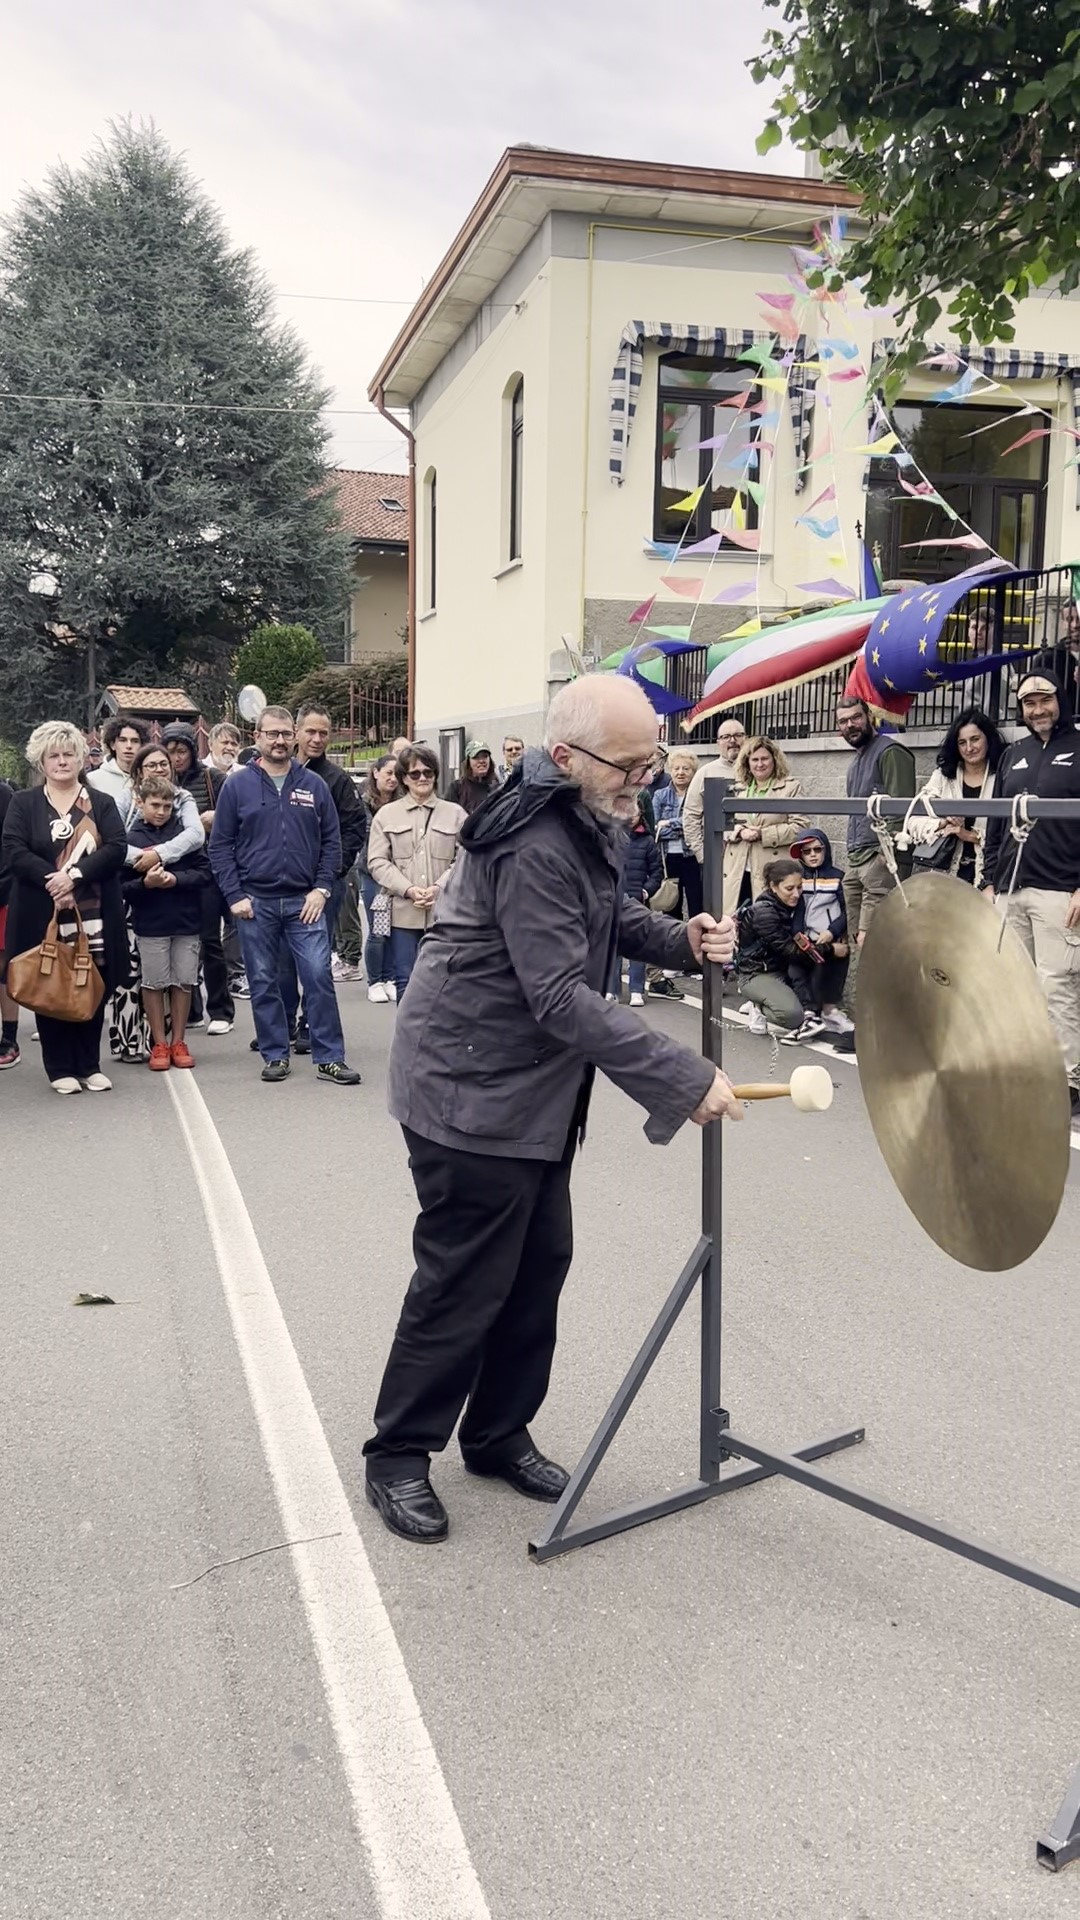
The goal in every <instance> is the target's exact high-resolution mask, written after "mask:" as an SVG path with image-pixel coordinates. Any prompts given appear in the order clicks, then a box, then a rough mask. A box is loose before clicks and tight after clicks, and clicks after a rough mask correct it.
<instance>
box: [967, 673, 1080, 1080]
mask: <svg viewBox="0 0 1080 1920" xmlns="http://www.w3.org/2000/svg"><path fill="white" fill-rule="evenodd" d="M1016 699H1017V705H1018V707H1019V710H1020V711H1019V717H1020V719H1021V720H1022V721H1023V723H1024V725H1025V727H1026V728H1027V730H1028V732H1027V738H1026V739H1024V740H1018V741H1016V743H1015V744H1014V745H1013V746H1011V747H1009V748H1008V749H1007V751H1006V752H1005V753H1004V754H1003V755H1002V758H1001V761H1000V763H999V765H998V770H997V783H996V792H997V794H998V796H999V797H1000V798H1003V799H1006V800H1009V799H1012V797H1013V796H1014V795H1015V794H1018V793H1030V794H1038V795H1039V797H1040V798H1041V799H1043V800H1076V801H1080V727H1078V726H1077V724H1076V722H1075V720H1074V719H1073V715H1072V709H1071V707H1070V705H1069V701H1068V698H1067V696H1066V693H1065V690H1064V687H1063V685H1062V682H1061V681H1060V679H1059V678H1058V676H1057V675H1056V674H1054V673H1051V672H1049V671H1048V670H1047V669H1046V668H1045V667H1043V666H1041V665H1039V664H1036V666H1035V667H1034V668H1033V669H1031V670H1030V671H1029V672H1028V673H1026V674H1022V675H1021V678H1020V682H1019V685H1018V686H1017V689H1016ZM983 872H984V874H985V876H986V884H985V886H984V892H985V893H986V894H988V896H989V897H990V898H991V899H993V898H994V896H995V894H996V895H997V896H998V897H999V904H1001V905H1002V906H1003V909H1004V913H1005V918H1006V919H1007V921H1008V923H1009V925H1010V926H1011V927H1013V928H1015V930H1016V932H1017V933H1018V934H1019V935H1020V938H1021V940H1022V941H1023V943H1024V945H1025V947H1026V948H1027V950H1028V953H1029V954H1030V955H1031V958H1032V960H1033V961H1034V963H1035V965H1036V967H1037V968H1038V972H1039V979H1040V981H1041V982H1042V987H1043V992H1044V993H1045V995H1046V1005H1047V1010H1048V1012H1049V1014H1050V1018H1051V1020H1052V1022H1053V1025H1054V1031H1055V1033H1056V1034H1057V1037H1058V1041H1059V1043H1060V1046H1061V1051H1062V1053H1063V1055H1064V1057H1065V1070H1066V1072H1067V1074H1068V1076H1069V1097H1070V1100H1071V1102H1072V1110H1073V1112H1074V1113H1076V1112H1077V1111H1080V806H1078V808H1077V818H1076V819H1075V820H1039V821H1037V822H1036V823H1035V825H1034V826H1033V828H1032V830H1031V833H1030V834H1029V835H1028V837H1027V839H1026V840H1025V841H1024V842H1023V844H1022V845H1018V844H1017V842H1016V840H1015V839H1014V838H1013V836H1012V834H1011V832H1010V830H1009V826H1008V822H1007V821H1004V820H991V821H990V822H989V826H988V831H987V835H986V851H985V854H984V856H983ZM1010 888H1011V892H1010Z"/></svg>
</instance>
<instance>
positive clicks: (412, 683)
mask: <svg viewBox="0 0 1080 1920" xmlns="http://www.w3.org/2000/svg"><path fill="white" fill-rule="evenodd" d="M371 397H372V399H373V400H374V402H375V410H376V412H377V413H381V414H382V417H383V419H384V420H388V421H389V422H390V425H391V426H392V427H396V428H397V430H398V432H399V433H403V434H404V435H405V438H406V440H407V441H408V443H409V610H408V614H407V616H406V620H407V626H408V639H407V642H406V645H407V648H408V655H407V660H408V676H409V692H408V717H407V720H406V727H405V731H406V732H407V734H408V736H409V738H410V740H411V739H412V737H413V734H414V733H415V731H416V537H417V525H418V523H417V516H416V440H415V438H414V436H413V434H412V432H411V430H410V429H409V428H408V427H406V426H403V425H402V423H401V421H400V420H395V418H394V416H393V414H392V413H388V412H387V410H386V389H385V387H377V388H376V390H375V392H374V393H373V394H372V396H371Z"/></svg>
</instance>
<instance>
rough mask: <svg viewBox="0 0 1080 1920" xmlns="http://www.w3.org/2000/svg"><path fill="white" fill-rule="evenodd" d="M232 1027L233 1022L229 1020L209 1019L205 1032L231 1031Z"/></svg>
mask: <svg viewBox="0 0 1080 1920" xmlns="http://www.w3.org/2000/svg"><path fill="white" fill-rule="evenodd" d="M232 1029H233V1023H232V1021H231V1020H211V1022H210V1025H209V1026H208V1027H207V1029H206V1031H207V1033H231V1032H232Z"/></svg>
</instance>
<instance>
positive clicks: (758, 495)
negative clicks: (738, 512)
mask: <svg viewBox="0 0 1080 1920" xmlns="http://www.w3.org/2000/svg"><path fill="white" fill-rule="evenodd" d="M744 484H745V486H746V491H747V493H748V494H749V495H750V498H751V500H752V501H753V502H754V505H755V506H756V507H763V506H764V505H765V489H764V487H763V486H762V484H761V482H760V481H759V480H747V481H746V482H745V483H744Z"/></svg>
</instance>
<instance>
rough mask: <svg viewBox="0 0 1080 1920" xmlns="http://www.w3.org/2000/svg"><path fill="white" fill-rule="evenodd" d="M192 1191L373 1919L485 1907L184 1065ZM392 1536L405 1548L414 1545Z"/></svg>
mask: <svg viewBox="0 0 1080 1920" xmlns="http://www.w3.org/2000/svg"><path fill="white" fill-rule="evenodd" d="M166 1085H167V1086H168V1088H169V1092H170V1094H171V1095H172V1099H173V1104H174V1106H175V1108H176V1111H177V1115H178V1117H179V1120H180V1126H181V1129H182V1131H183V1134H184V1139H185V1141H186V1143H187V1149H188V1153H189V1154H190V1156H191V1164H192V1167H193V1168H194V1171H195V1178H196V1181H197V1182H198V1187H199V1193H200V1196H201V1198H202V1204H203V1209H204V1212H205V1214H206V1223H207V1226H208V1228H209V1230H210V1239H211V1242H212V1245H213V1248H214V1254H215V1257H216V1259H217V1263H218V1269H219V1272H220V1274H221V1283H222V1286H223V1288H224V1291H225V1298H226V1301H227V1302H228V1307H229V1313H230V1316H231V1318H232V1325H233V1332H234V1334H235V1336H236V1344H237V1347H238V1348H239V1351H240V1359H241V1361H242V1363H243V1368H244V1374H245V1377H246V1379H247V1385H248V1392H249V1393H250V1395H251V1402H252V1406H253V1408H254V1410H255V1418H256V1421H257V1422H258V1428H259V1436H260V1439H261V1441H262V1446H263V1451H264V1453H265V1455H266V1462H267V1465H268V1467H269V1469H270V1475H271V1478H272V1480H273V1483H274V1492H275V1494H276V1496H277V1502H278V1507H279V1509H280V1511H281V1521H282V1526H283V1527H284V1529H285V1533H286V1536H288V1537H291V1536H294V1535H300V1534H315V1533H330V1532H333V1531H335V1530H337V1531H339V1533H340V1538H338V1539H336V1540H325V1541H320V1542H319V1543H318V1544H314V1545H309V1546H304V1547H294V1548H292V1549H291V1552H292V1559H293V1564H294V1566H295V1568H296V1577H297V1581H298V1583H299V1587H300V1593H301V1596H302V1598H303V1603H304V1609H305V1612H306V1614H307V1620H308V1626H309V1627H310V1630H311V1637H312V1640H313V1641H314V1643H315V1651H316V1653H317V1655H318V1659H319V1665H320V1668H321V1670H322V1679H323V1686H324V1688H325V1691H326V1699H327V1704H328V1706H329V1709H330V1715H331V1719H332V1722H333V1727H334V1732H335V1735H336V1737H337V1743H338V1747H339V1749H340V1752H341V1758H342V1762H343V1765H344V1769H345V1775H346V1779H347V1781H348V1785H349V1790H350V1793H351V1795H352V1801H353V1807H354V1809H355V1814H356V1823H357V1827H358V1829H359V1832H360V1837H361V1839H362V1841H363V1843H364V1845H365V1847H366V1849H367V1853H368V1857H369V1861H370V1866H371V1874H372V1880H373V1883H374V1887H375V1892H376V1896H377V1898H378V1902H379V1912H380V1916H381V1920H419V1916H421V1915H423V1920H490V1916H489V1913H488V1906H487V1902H486V1900H485V1898H484V1895H483V1892H482V1890H481V1887H480V1882H479V1880H478V1879H477V1877H476V1873H475V1870H474V1868H473V1864H472V1861H471V1859H470V1857H469V1850H468V1847H467V1845H466V1842H465V1836H464V1834H463V1833H462V1830H461V1826H460V1824H459V1821H458V1817H457V1814H456V1812H455V1810H454V1804H453V1801H452V1800H451V1798H450V1793H449V1789H448V1788H447V1785H446V1781H445V1780H444V1778H443V1773H442V1769H441V1767H440V1765H439V1761H438V1758H437V1756H436V1753H435V1749H434V1747H433V1746H432V1743H431V1738H430V1735H429V1734H428V1731H427V1728H426V1727H425V1725H424V1722H423V1719H422V1718H421V1715H420V1707H419V1704H418V1702H417V1699H416V1695H415V1693H414V1692H413V1688H412V1683H411V1681H410V1679H409V1676H408V1673H407V1671H406V1667H405V1662H404V1659H403V1658H402V1654H401V1649H400V1647H399V1646H398V1643H397V1640H396V1638H395V1636H394V1630H393V1627H392V1625H391V1623H390V1617H389V1615H388V1614H387V1611H386V1608H385V1607H384V1605H383V1602H382V1597H381V1595H380V1593H379V1589H378V1586H377V1585H376V1581H375V1576H374V1574H373V1572H372V1570H371V1564H370V1562H369V1560H368V1557H367V1554H366V1553H365V1551H364V1546H363V1542H362V1540H361V1538H360V1535H359V1533H358V1532H357V1528H356V1523H355V1521H354V1519H353V1515H352V1510H351V1508H350V1506H349V1501H348V1497H347V1495H346V1493H345V1489H344V1487H343V1486H342V1483H341V1479H340V1477H339V1475H338V1471H337V1468H336V1466H335V1464H334V1460H333V1456H332V1455H331V1452H330V1448H329V1446H328V1444H327V1440H326V1435H325V1433H324V1432H323V1429H322V1426H321V1424H320V1421H319V1416H318V1414H317V1413H316V1411H315V1405H314V1402H313V1400H312V1398H311V1394H310V1392H309V1390H308V1385H307V1381H306V1380H305V1378H304V1375H303V1372H302V1371H301V1367H300V1362H299V1360H298V1359H297V1356H296V1350H295V1348H294V1346H293V1343H292V1339H291V1336H290V1334H289V1329H288V1327H287V1326H286V1324H285V1318H284V1315H283V1314H282V1311H281V1306H280V1303H279V1301H278V1297H277V1294H276V1293H275V1291H274V1286H273V1282H272V1281H271V1279H270V1275H269V1273H268V1271H267V1267H266V1262H265V1260H264V1259H263V1256H262V1251H261V1249H260V1246H259V1243H258V1240H257V1239H256V1236H255V1229H254V1227H253V1226H252V1223H251V1218H250V1216H249V1214H248V1210H247V1207H246V1206H245V1204H244V1198H243V1195H242V1193H241V1192H240V1188H239V1186H238V1184H237V1181H236V1176H235V1174H234V1173H233V1170H232V1167H231V1166H230V1164H229V1160H228V1156H227V1154H226V1152H225V1148H224V1147H223V1145H222V1143H221V1139H220V1136H219V1134H218V1131H217V1128H216V1127H215V1125H214V1122H213V1120H212V1119H211V1117H210V1114H209V1111H208V1109H207V1107H206V1103H205V1101H204V1100H203V1097H202V1094H201V1093H200V1092H199V1088H198V1085H197V1084H196V1082H195V1080H194V1078H193V1076H192V1075H191V1074H189V1073H171V1074H170V1075H169V1077H168V1080H167V1081H166ZM418 1551H419V1549H418V1548H409V1547H407V1546H406V1547H403V1548H402V1552H403V1553H409V1552H418Z"/></svg>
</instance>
